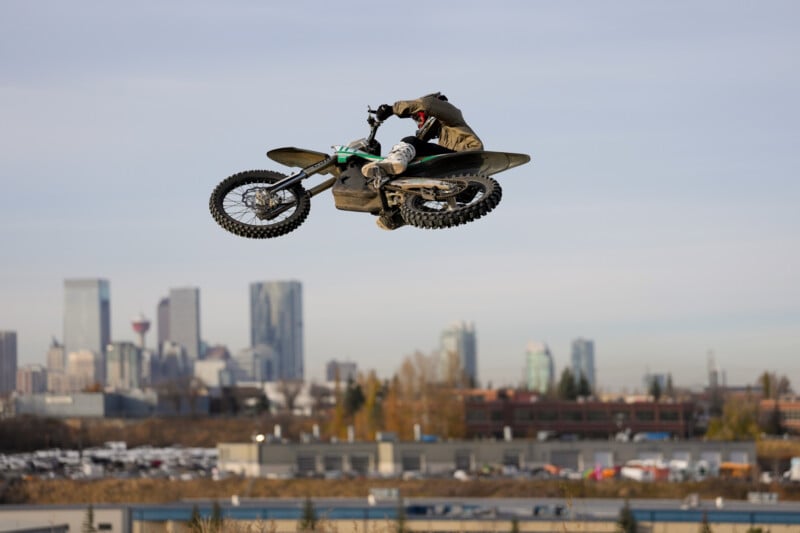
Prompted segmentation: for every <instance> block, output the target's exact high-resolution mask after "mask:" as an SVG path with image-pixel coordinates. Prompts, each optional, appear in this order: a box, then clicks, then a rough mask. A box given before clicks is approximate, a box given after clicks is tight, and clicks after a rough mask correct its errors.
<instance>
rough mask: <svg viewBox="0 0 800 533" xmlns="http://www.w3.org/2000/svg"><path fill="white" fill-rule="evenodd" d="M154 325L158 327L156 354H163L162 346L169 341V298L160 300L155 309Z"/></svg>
mask: <svg viewBox="0 0 800 533" xmlns="http://www.w3.org/2000/svg"><path fill="white" fill-rule="evenodd" d="M156 325H157V326H158V333H157V336H158V344H157V345H156V352H157V353H158V354H159V355H161V354H162V353H163V351H162V350H163V348H162V346H163V344H164V343H165V342H167V341H168V340H169V298H161V300H159V301H158V307H157V308H156Z"/></svg>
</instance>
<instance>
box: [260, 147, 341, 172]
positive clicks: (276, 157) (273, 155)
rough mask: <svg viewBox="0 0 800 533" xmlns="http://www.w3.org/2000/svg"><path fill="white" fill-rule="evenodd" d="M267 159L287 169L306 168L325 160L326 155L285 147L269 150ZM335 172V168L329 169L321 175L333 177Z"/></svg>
mask: <svg viewBox="0 0 800 533" xmlns="http://www.w3.org/2000/svg"><path fill="white" fill-rule="evenodd" d="M267 157H269V158H270V159H272V160H273V161H277V162H278V163H280V164H281V165H286V166H287V167H298V168H307V167H310V166H311V165H314V164H316V163H319V162H320V161H322V160H323V159H326V158H327V157H328V154H326V153H323V152H316V151H314V150H306V149H305V148H295V147H293V146H287V147H285V148H275V149H274V150H270V151H269V152H267ZM337 172H338V169H337V168H336V167H331V168H330V169H328V170H327V171H326V172H322V173H323V174H330V175H332V176H335V175H336V173H337Z"/></svg>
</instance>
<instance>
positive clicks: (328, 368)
mask: <svg viewBox="0 0 800 533" xmlns="http://www.w3.org/2000/svg"><path fill="white" fill-rule="evenodd" d="M357 376H358V365H356V364H355V363H353V362H350V361H336V360H331V361H328V363H327V364H326V365H325V380H326V381H327V382H328V383H334V382H335V381H337V380H338V381H339V382H340V383H347V382H348V381H350V380H352V381H355V380H356V377H357Z"/></svg>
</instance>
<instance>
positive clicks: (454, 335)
mask: <svg viewBox="0 0 800 533" xmlns="http://www.w3.org/2000/svg"><path fill="white" fill-rule="evenodd" d="M440 341H441V344H440V352H439V353H440V358H441V362H442V376H441V377H442V379H443V380H444V381H454V382H456V383H460V382H461V380H462V378H463V379H466V382H467V384H469V385H474V384H477V382H478V353H477V352H478V350H477V346H476V342H475V325H474V324H472V323H467V322H454V323H453V324H451V325H450V327H449V328H447V329H446V330H444V331H442V335H441V338H440ZM456 362H457V363H458V367H460V371H461V372H460V374H461V375H454V370H455V368H454V367H455V366H456V365H455V363H456Z"/></svg>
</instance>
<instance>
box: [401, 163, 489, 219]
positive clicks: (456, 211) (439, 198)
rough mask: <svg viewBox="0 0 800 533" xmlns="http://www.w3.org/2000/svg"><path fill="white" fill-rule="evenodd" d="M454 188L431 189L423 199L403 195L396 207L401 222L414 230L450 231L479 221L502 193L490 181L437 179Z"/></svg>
mask: <svg viewBox="0 0 800 533" xmlns="http://www.w3.org/2000/svg"><path fill="white" fill-rule="evenodd" d="M441 180H442V181H447V182H452V183H454V184H455V185H456V187H455V188H454V190H452V191H439V190H435V191H432V192H430V193H428V194H427V195H426V196H427V197H424V196H423V195H422V194H416V193H412V194H407V195H406V198H405V200H404V201H403V203H402V205H401V206H400V213H401V214H402V216H403V219H404V220H405V221H406V222H407V223H409V224H411V225H412V226H416V227H418V228H426V229H439V228H450V227H453V226H458V225H461V224H466V223H467V222H472V221H473V220H477V219H479V218H481V217H482V216H483V215H485V214H487V213H488V212H489V211H491V210H492V209H494V208H495V207H497V204H499V203H500V198H501V197H502V194H503V190H502V189H501V188H500V184H499V183H497V181H496V180H495V179H494V178H491V177H489V176H482V175H478V174H463V175H457V176H447V177H445V178H441Z"/></svg>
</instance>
